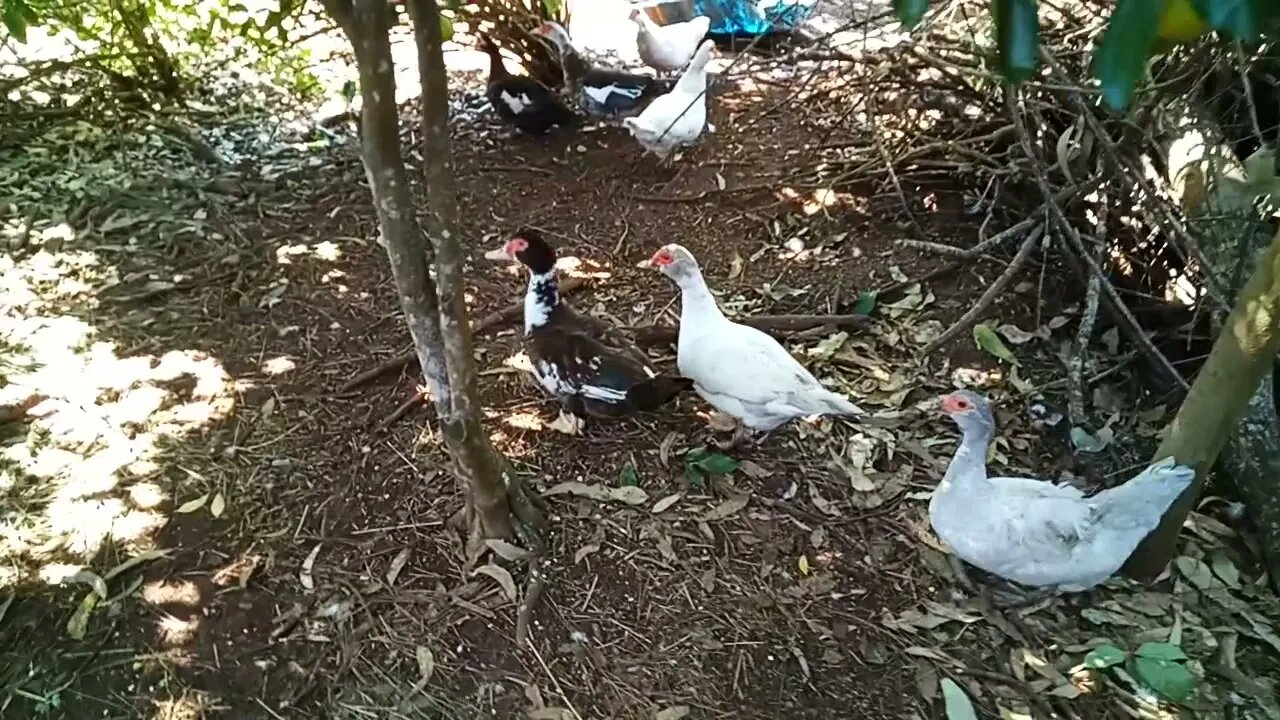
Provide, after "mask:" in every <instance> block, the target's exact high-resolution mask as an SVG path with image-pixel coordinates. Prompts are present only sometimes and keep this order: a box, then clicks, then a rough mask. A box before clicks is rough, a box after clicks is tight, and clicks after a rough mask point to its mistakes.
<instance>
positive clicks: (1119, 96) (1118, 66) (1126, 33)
mask: <svg viewBox="0 0 1280 720" xmlns="http://www.w3.org/2000/svg"><path fill="white" fill-rule="evenodd" d="M1163 9H1164V3H1163V2H1162V0H1120V2H1118V3H1117V4H1116V9H1115V11H1114V12H1113V13H1112V14H1111V22H1110V23H1109V24H1108V25H1107V31H1106V34H1105V35H1103V37H1102V45H1101V47H1099V48H1098V54H1097V57H1096V58H1095V62H1096V63H1097V67H1096V69H1095V74H1096V75H1097V76H1098V80H1100V81H1101V82H1102V96H1103V98H1104V99H1105V100H1106V101H1107V104H1108V105H1110V106H1111V107H1112V108H1113V109H1116V110H1123V109H1124V108H1125V107H1127V106H1128V104H1129V98H1130V96H1131V95H1132V94H1133V89H1134V87H1136V86H1137V84H1138V80H1139V78H1141V77H1142V74H1143V72H1145V70H1146V67H1147V56H1148V55H1149V54H1150V53H1151V47H1152V44H1153V43H1155V40H1156V35H1157V33H1158V32H1159V29H1160V14H1161V12H1162V11H1163Z"/></svg>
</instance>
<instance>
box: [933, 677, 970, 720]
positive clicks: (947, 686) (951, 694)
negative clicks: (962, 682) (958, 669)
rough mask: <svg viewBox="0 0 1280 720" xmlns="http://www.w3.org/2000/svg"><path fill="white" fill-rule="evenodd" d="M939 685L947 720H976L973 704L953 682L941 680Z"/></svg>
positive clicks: (946, 679) (948, 679)
mask: <svg viewBox="0 0 1280 720" xmlns="http://www.w3.org/2000/svg"><path fill="white" fill-rule="evenodd" d="M939 685H940V686H941V687H942V703H943V707H944V708H945V709H946V712H947V720H978V713H977V711H976V710H974V709H973V702H972V701H971V700H969V696H968V695H966V694H965V692H964V690H963V689H962V688H961V687H960V686H959V685H957V684H956V682H955V681H954V680H952V679H951V678H943V679H942V682H941V683H939Z"/></svg>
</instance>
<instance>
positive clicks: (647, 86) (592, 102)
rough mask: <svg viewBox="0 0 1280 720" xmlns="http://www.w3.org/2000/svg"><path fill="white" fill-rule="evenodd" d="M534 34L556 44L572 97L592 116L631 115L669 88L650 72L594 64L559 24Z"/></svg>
mask: <svg viewBox="0 0 1280 720" xmlns="http://www.w3.org/2000/svg"><path fill="white" fill-rule="evenodd" d="M534 34H535V35H538V36H540V37H544V38H546V39H548V40H550V41H551V43H552V44H554V45H555V46H556V51H557V52H558V53H559V55H560V64H561V66H562V67H563V68H564V84H565V87H566V89H567V90H568V92H569V95H570V97H572V98H574V99H575V100H576V101H577V102H578V103H579V104H580V105H581V106H582V109H583V110H584V111H585V112H586V113H587V114H588V115H590V116H592V117H597V118H615V119H616V118H624V117H630V116H631V115H634V114H636V113H638V112H640V111H641V110H642V109H644V107H645V106H646V105H647V104H648V103H649V101H651V100H653V98H655V97H657V96H658V95H659V94H660V93H662V92H663V91H664V90H666V89H667V88H668V87H669V85H668V84H664V83H660V82H658V81H657V80H656V79H654V78H652V77H649V76H648V75H640V74H637V73H629V72H626V71H624V70H611V69H608V68H600V67H596V66H594V65H592V64H591V63H590V62H588V61H587V60H586V59H585V58H583V57H582V54H581V53H580V52H578V49H577V48H575V47H574V45H573V41H572V40H571V39H570V38H569V33H568V31H566V30H565V29H564V28H563V27H562V26H561V25H560V24H559V23H554V22H544V23H542V25H541V26H540V27H539V28H538V29H537V30H536V31H535V32H534Z"/></svg>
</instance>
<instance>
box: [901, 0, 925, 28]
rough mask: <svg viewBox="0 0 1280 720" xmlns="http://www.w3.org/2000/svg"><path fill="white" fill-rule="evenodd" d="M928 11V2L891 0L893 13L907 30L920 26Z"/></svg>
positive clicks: (921, 0)
mask: <svg viewBox="0 0 1280 720" xmlns="http://www.w3.org/2000/svg"><path fill="white" fill-rule="evenodd" d="M928 9H929V0H893V12H894V14H896V15H897V16H898V22H900V23H902V26H903V27H905V28H907V29H908V30H910V29H911V28H914V27H915V26H916V25H919V24H920V20H921V19H922V18H923V17H924V14H925V11H927V10H928Z"/></svg>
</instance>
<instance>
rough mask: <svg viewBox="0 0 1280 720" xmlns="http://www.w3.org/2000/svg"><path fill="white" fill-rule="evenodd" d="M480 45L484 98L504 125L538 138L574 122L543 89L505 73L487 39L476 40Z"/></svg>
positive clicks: (499, 55)
mask: <svg viewBox="0 0 1280 720" xmlns="http://www.w3.org/2000/svg"><path fill="white" fill-rule="evenodd" d="M480 44H481V45H482V46H484V51H485V52H486V53H488V55H489V86H488V88H487V89H486V90H485V95H486V96H487V97H488V98H489V104H490V105H492V106H493V110H494V112H496V113H498V117H500V118H502V120H503V121H504V122H507V123H510V124H511V125H514V126H515V127H516V128H517V129H518V130H520V131H521V132H524V133H528V134H530V135H542V134H545V133H546V132H547V131H548V130H550V129H551V128H552V126H556V125H559V126H566V125H572V124H573V123H574V122H576V121H577V116H576V115H574V114H573V111H572V110H570V109H569V108H567V107H565V104H564V101H562V100H561V99H560V97H559V96H558V95H556V94H555V93H553V92H552V91H551V90H549V89H547V87H546V86H545V85H543V84H542V83H540V82H538V81H537V80H534V79H533V78H531V77H524V76H519V75H512V74H511V73H509V72H507V66H506V64H505V63H503V61H502V53H501V51H499V50H498V46H497V45H495V44H494V42H493V41H492V40H490V39H489V37H488V36H487V35H481V36H480Z"/></svg>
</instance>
